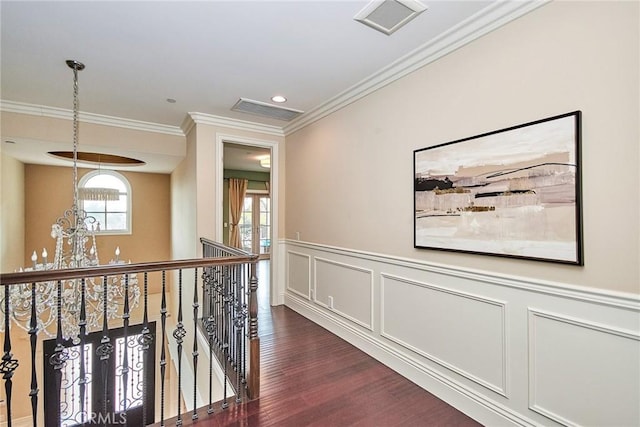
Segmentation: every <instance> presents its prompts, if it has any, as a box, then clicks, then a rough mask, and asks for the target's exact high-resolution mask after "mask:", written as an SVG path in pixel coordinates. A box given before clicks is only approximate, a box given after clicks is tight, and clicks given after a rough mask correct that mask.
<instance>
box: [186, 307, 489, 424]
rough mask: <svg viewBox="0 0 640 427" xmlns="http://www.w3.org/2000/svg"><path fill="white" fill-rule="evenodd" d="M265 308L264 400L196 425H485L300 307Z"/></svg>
mask: <svg viewBox="0 0 640 427" xmlns="http://www.w3.org/2000/svg"><path fill="white" fill-rule="evenodd" d="M261 311H262V312H261V313H260V316H259V318H260V341H261V342H260V344H261V357H262V360H261V397H260V399H259V400H256V401H252V402H249V403H248V404H246V405H240V406H235V405H232V406H231V407H229V408H228V409H227V410H225V411H221V410H217V415H215V416H212V417H207V416H206V415H205V416H203V417H202V419H200V420H199V421H197V422H196V423H194V425H198V426H216V427H217V426H283V427H286V426H291V427H301V426H362V427H371V426H381V427H386V426H477V425H479V424H478V423H477V422H475V421H474V420H472V419H471V418H469V417H467V416H466V415H464V414H462V413H461V412H459V411H457V410H456V409H454V408H453V407H451V406H449V405H447V404H446V403H444V402H443V401H441V400H439V399H438V398H436V397H434V396H433V395H432V394H430V393H428V392H426V391H424V390H423V389H421V388H420V387H418V386H417V385H415V384H413V383H412V382H410V381H408V380H407V379H405V378H404V377H402V376H400V375H399V374H397V373H395V372H394V371H392V370H391V369H389V368H387V367H386V366H384V365H382V364H381V363H379V362H377V361H376V360H374V359H373V358H371V357H370V356H368V355H366V354H365V353H363V352H361V351H360V350H358V349H357V348H355V347H354V346H352V345H351V344H349V343H347V342H346V341H344V340H342V339H340V338H338V337H337V336H335V335H333V334H332V333H330V332H328V331H327V330H325V329H323V328H322V327H320V326H318V325H316V324H315V323H313V322H311V321H309V320H307V319H306V318H304V317H302V316H300V315H299V314H297V313H295V312H294V311H293V310H291V309H289V308H287V307H284V306H279V307H273V308H271V309H263V310H261ZM267 311H268V314H267ZM188 424H191V421H190V420H189V421H188V422H185V424H184V425H188Z"/></svg>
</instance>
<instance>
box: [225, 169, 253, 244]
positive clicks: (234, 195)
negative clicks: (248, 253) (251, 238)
mask: <svg viewBox="0 0 640 427" xmlns="http://www.w3.org/2000/svg"><path fill="white" fill-rule="evenodd" d="M248 184H249V181H248V180H246V179H235V178H230V179H229V210H230V212H229V213H230V216H231V221H230V223H231V226H230V227H229V246H233V247H236V248H241V247H242V243H241V242H240V229H239V228H238V224H239V223H240V216H241V215H242V205H243V204H244V196H245V194H246V193H247V185H248Z"/></svg>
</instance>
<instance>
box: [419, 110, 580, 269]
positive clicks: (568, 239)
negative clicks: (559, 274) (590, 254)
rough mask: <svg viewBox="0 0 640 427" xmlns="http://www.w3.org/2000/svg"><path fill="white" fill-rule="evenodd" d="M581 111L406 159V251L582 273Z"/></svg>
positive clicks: (430, 149) (428, 149) (427, 149)
mask: <svg viewBox="0 0 640 427" xmlns="http://www.w3.org/2000/svg"><path fill="white" fill-rule="evenodd" d="M581 127H582V113H581V111H573V112H570V113H566V114H561V115H557V116H553V117H548V118H544V119H541V120H536V121H533V122H529V123H524V124H520V125H517V126H512V127H508V128H505V129H500V130H496V131H492V132H488V133H484V134H480V135H476V136H472V137H469V138H464V139H459V140H456V141H451V142H447V143H444V144H439V145H435V146H431V147H425V148H421V149H417V150H415V151H414V152H413V172H414V174H413V175H414V184H413V185H414V204H413V207H414V248H417V249H435V250H443V251H455V252H464V253H472V254H482V255H492V256H501V257H510V258H520V259H528V260H536V261H549V262H557V263H564V264H573V265H579V266H582V265H584V259H583V258H584V257H583V244H582V209H581V159H580V145H581V138H582V135H581Z"/></svg>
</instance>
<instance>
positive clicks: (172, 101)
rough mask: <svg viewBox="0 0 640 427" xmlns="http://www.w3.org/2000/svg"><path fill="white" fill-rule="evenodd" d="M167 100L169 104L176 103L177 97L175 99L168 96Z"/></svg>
mask: <svg viewBox="0 0 640 427" xmlns="http://www.w3.org/2000/svg"><path fill="white" fill-rule="evenodd" d="M167 102H168V103H169V104H175V103H176V100H175V99H173V98H167Z"/></svg>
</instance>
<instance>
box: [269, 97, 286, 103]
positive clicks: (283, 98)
mask: <svg viewBox="0 0 640 427" xmlns="http://www.w3.org/2000/svg"><path fill="white" fill-rule="evenodd" d="M271 100H272V101H273V102H287V98H285V97H284V96H282V95H276V96H274V97H272V98H271Z"/></svg>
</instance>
